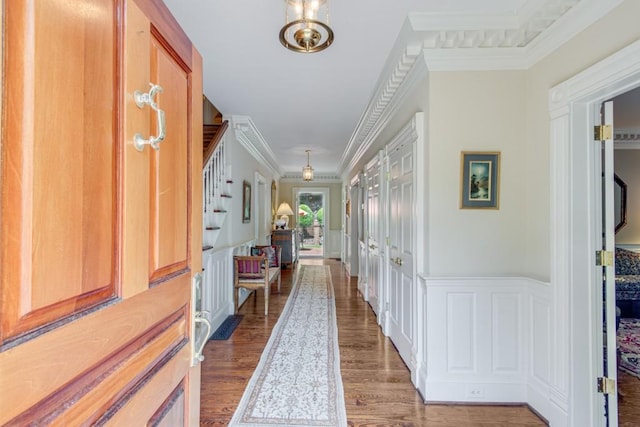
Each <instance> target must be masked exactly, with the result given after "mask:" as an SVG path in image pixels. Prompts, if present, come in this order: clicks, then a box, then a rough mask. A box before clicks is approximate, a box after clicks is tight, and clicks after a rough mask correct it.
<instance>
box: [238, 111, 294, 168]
mask: <svg viewBox="0 0 640 427" xmlns="http://www.w3.org/2000/svg"><path fill="white" fill-rule="evenodd" d="M229 122H230V123H231V127H232V129H233V130H234V133H235V136H236V139H237V140H238V141H239V142H240V144H241V145H242V146H243V147H244V148H245V149H246V150H247V151H248V152H249V154H251V155H252V156H253V157H254V158H255V159H256V160H257V161H258V162H260V163H262V164H263V165H264V166H265V167H267V168H268V169H269V170H270V171H271V173H272V174H273V175H275V176H282V171H281V170H280V166H279V165H278V162H277V160H276V156H275V155H274V154H273V151H272V150H271V148H270V147H269V145H268V144H267V141H266V140H265V139H264V137H263V136H262V134H261V133H260V131H259V130H258V128H257V127H256V125H255V124H254V123H253V121H252V120H251V118H250V117H249V116H238V115H234V116H231V117H230V119H229Z"/></svg>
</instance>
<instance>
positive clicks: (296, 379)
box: [230, 265, 347, 427]
mask: <svg viewBox="0 0 640 427" xmlns="http://www.w3.org/2000/svg"><path fill="white" fill-rule="evenodd" d="M346 425H347V412H346V409H345V403H344V391H343V389H342V377H341V375H340V353H339V347H338V327H337V322H336V306H335V300H334V294H333V283H332V282H331V272H330V269H329V266H316V265H300V266H298V271H297V277H296V280H295V284H294V286H293V288H292V290H291V294H290V295H289V299H288V300H287V303H286V305H285V307H284V310H283V311H282V314H281V315H280V318H279V319H278V322H277V323H276V325H275V326H274V328H273V332H272V333H271V337H270V338H269V342H268V343H267V346H266V347H265V349H264V352H263V353H262V356H261V357H260V362H259V363H258V367H257V368H256V370H255V372H254V373H253V375H252V377H251V380H249V384H248V385H247V388H246V389H245V391H244V394H243V396H242V399H241V400H240V404H239V405H238V408H237V409H236V412H235V414H234V415H233V418H232V419H231V423H230V426H242V427H250V426H253V427H261V426H288V427H295V426H331V427H336V426H346Z"/></svg>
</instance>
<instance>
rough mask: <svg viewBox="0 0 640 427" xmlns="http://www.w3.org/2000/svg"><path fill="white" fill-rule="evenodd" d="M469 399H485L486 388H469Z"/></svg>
mask: <svg viewBox="0 0 640 427" xmlns="http://www.w3.org/2000/svg"><path fill="white" fill-rule="evenodd" d="M467 397H468V398H469V399H484V387H482V386H479V385H469V386H467Z"/></svg>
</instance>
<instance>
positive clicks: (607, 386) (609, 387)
mask: <svg viewBox="0 0 640 427" xmlns="http://www.w3.org/2000/svg"><path fill="white" fill-rule="evenodd" d="M597 382H598V393H602V394H615V393H616V381H615V380H614V379H612V378H607V377H598V379H597Z"/></svg>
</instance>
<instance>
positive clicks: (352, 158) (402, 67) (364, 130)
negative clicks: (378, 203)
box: [338, 42, 428, 175]
mask: <svg viewBox="0 0 640 427" xmlns="http://www.w3.org/2000/svg"><path fill="white" fill-rule="evenodd" d="M422 52H423V50H422V46H421V44H420V43H415V42H414V43H412V44H409V45H407V46H406V47H405V48H404V49H403V50H402V51H401V52H400V53H399V54H397V56H396V57H392V59H391V60H388V61H387V64H386V65H385V68H384V69H383V72H382V74H381V78H380V79H379V80H378V84H377V89H376V91H375V93H374V95H373V97H372V98H371V101H370V102H369V104H368V105H367V107H366V109H365V111H364V113H363V115H362V116H361V118H360V120H359V122H358V125H357V126H356V129H355V131H354V133H353V134H352V136H351V138H350V139H349V143H348V144H347V148H346V149H345V151H344V153H343V155H342V158H341V159H340V163H339V164H338V175H344V173H345V172H346V173H349V172H350V171H352V170H353V169H354V168H355V166H356V165H357V163H358V162H359V161H360V160H361V159H362V157H363V156H364V155H365V154H366V152H367V150H369V148H371V147H372V145H373V143H374V141H375V139H376V137H377V136H378V135H379V134H380V132H382V130H384V128H385V126H386V125H387V123H389V121H390V120H391V118H392V117H393V115H394V113H395V112H396V110H397V109H398V108H399V107H400V106H401V105H402V102H403V101H404V99H405V97H406V96H407V94H408V93H410V91H411V90H412V89H413V88H414V87H415V85H416V84H417V83H419V82H421V81H422V80H423V79H424V78H425V77H426V76H427V74H428V70H427V64H426V62H425V61H424V56H423V54H422Z"/></svg>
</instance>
